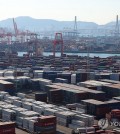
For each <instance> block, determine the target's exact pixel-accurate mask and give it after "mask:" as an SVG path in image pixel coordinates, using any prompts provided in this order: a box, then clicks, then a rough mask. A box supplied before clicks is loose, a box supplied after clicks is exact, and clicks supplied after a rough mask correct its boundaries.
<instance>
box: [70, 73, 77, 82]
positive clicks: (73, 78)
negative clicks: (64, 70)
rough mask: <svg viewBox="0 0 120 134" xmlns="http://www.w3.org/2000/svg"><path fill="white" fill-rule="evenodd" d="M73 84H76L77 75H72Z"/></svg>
mask: <svg viewBox="0 0 120 134" xmlns="http://www.w3.org/2000/svg"><path fill="white" fill-rule="evenodd" d="M71 84H76V74H72V75H71Z"/></svg>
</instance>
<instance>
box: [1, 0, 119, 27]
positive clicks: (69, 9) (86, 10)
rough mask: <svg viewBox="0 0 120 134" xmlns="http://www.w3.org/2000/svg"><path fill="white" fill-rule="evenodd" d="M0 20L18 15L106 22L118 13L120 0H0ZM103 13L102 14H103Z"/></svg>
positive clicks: (98, 22)
mask: <svg viewBox="0 0 120 134" xmlns="http://www.w3.org/2000/svg"><path fill="white" fill-rule="evenodd" d="M0 5H1V8H0V20H5V19H7V18H13V17H14V18H15V17H19V16H30V17H32V18H35V19H54V20H58V21H74V16H77V21H86V22H95V23H97V24H100V25H102V24H106V23H108V22H111V21H115V20H116V15H120V14H119V13H120V0H61V1H59V0H24V1H23V2H21V1H20V0H4V1H2V0H0ZM103 15H104V16H103Z"/></svg>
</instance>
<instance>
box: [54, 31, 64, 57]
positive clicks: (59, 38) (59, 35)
mask: <svg viewBox="0 0 120 134" xmlns="http://www.w3.org/2000/svg"><path fill="white" fill-rule="evenodd" d="M56 45H61V56H63V37H62V33H56V34H55V39H54V41H53V55H54V57H55V49H56Z"/></svg>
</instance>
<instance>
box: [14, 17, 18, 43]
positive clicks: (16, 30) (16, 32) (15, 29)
mask: <svg viewBox="0 0 120 134" xmlns="http://www.w3.org/2000/svg"><path fill="white" fill-rule="evenodd" d="M13 26H14V31H15V37H16V41H18V28H17V24H16V22H15V20H14V18H13Z"/></svg>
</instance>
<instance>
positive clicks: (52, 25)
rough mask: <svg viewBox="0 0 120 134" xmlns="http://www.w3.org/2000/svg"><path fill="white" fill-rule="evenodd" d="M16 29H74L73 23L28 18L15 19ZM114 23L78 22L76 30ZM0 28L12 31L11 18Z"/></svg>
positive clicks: (109, 25)
mask: <svg viewBox="0 0 120 134" xmlns="http://www.w3.org/2000/svg"><path fill="white" fill-rule="evenodd" d="M15 22H16V23H17V26H18V29H22V30H30V31H52V30H53V31H57V30H63V29H67V30H72V29H73V28H74V21H58V20H54V19H36V18H32V17H29V16H19V17H16V18H15ZM113 26H115V22H113V21H112V22H109V23H107V24H105V25H98V24H97V23H95V22H86V21H78V22H77V27H78V29H99V28H110V27H111V28H113ZM0 27H6V28H10V29H13V21H12V18H8V19H4V20H1V21H0Z"/></svg>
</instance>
